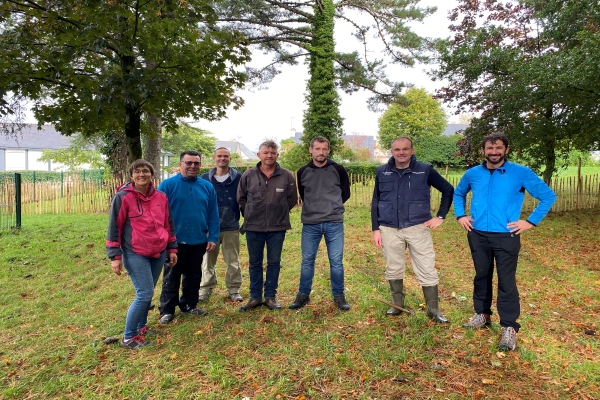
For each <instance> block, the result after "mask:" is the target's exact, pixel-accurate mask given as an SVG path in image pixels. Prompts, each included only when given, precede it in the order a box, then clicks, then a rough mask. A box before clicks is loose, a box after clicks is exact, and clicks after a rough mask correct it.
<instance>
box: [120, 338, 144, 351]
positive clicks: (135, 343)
mask: <svg viewBox="0 0 600 400" xmlns="http://www.w3.org/2000/svg"><path fill="white" fill-rule="evenodd" d="M150 344H151V343H150V342H146V341H145V340H144V338H143V337H142V336H139V335H138V336H134V337H132V338H131V339H125V338H123V339H121V341H120V342H119V346H121V347H125V348H128V349H138V348H140V347H144V346H149V345H150Z"/></svg>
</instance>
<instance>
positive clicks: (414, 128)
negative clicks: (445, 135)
mask: <svg viewBox="0 0 600 400" xmlns="http://www.w3.org/2000/svg"><path fill="white" fill-rule="evenodd" d="M446 118H447V117H446V112H445V111H444V108H443V107H442V105H441V103H440V101H439V100H436V99H434V98H433V97H432V95H431V94H429V93H427V91H426V90H425V89H419V88H411V89H408V90H407V91H406V93H405V94H404V95H403V96H400V97H398V98H397V100H396V102H394V103H392V104H390V105H389V106H388V108H387V110H386V111H385V112H384V113H383V114H382V115H381V117H379V143H380V146H381V148H384V149H389V148H390V147H391V145H392V141H393V140H394V139H396V138H398V137H399V136H409V137H411V138H419V137H423V136H439V135H441V134H442V132H444V129H446V125H447V121H446Z"/></svg>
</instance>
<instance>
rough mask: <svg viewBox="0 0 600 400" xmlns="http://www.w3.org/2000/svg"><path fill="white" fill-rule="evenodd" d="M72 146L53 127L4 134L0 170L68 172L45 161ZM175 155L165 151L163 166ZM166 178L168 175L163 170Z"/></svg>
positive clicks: (27, 127) (31, 126)
mask: <svg viewBox="0 0 600 400" xmlns="http://www.w3.org/2000/svg"><path fill="white" fill-rule="evenodd" d="M70 146H71V138H70V137H68V136H64V135H61V134H60V132H57V131H56V129H54V126H53V125H42V129H40V130H38V128H37V124H26V125H25V126H24V127H23V129H22V130H21V132H19V133H17V134H16V135H11V136H6V135H0V171H61V170H62V171H64V170H65V169H66V168H65V166H64V165H62V164H60V163H53V162H50V161H48V162H41V161H39V158H40V157H41V156H42V151H44V150H59V149H66V148H68V147H70ZM171 156H173V154H172V153H169V152H165V151H162V165H163V167H168V166H169V162H170V157H171ZM89 168H90V165H89V164H81V165H80V169H89ZM163 175H164V176H163V178H164V177H166V176H168V174H167V173H166V171H165V168H163Z"/></svg>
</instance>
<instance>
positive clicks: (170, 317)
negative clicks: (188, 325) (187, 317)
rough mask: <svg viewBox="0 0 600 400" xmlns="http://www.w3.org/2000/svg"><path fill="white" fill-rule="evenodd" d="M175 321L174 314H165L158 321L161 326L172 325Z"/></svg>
mask: <svg viewBox="0 0 600 400" xmlns="http://www.w3.org/2000/svg"><path fill="white" fill-rule="evenodd" d="M174 319H175V315H174V314H163V315H161V316H160V318H159V319H158V322H159V323H161V324H170V323H171V322H172V321H173V320H174Z"/></svg>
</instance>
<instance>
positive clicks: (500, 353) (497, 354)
mask: <svg viewBox="0 0 600 400" xmlns="http://www.w3.org/2000/svg"><path fill="white" fill-rule="evenodd" d="M496 357H498V358H504V357H506V353H503V352H501V351H498V352H496Z"/></svg>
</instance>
